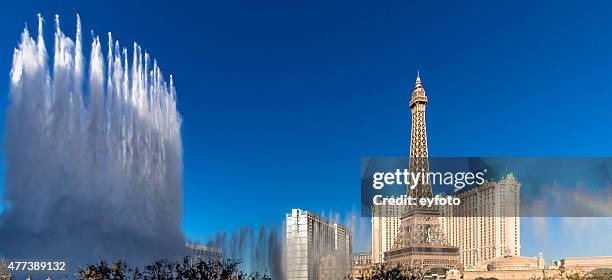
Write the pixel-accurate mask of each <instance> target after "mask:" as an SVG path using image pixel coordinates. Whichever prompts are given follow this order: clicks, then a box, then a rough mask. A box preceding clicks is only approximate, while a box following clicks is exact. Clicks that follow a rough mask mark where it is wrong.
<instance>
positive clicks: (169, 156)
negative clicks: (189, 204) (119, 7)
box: [0, 16, 184, 263]
mask: <svg viewBox="0 0 612 280" xmlns="http://www.w3.org/2000/svg"><path fill="white" fill-rule="evenodd" d="M55 23H56V30H55V36H54V41H55V42H54V46H53V50H52V53H53V57H52V59H49V57H48V53H47V49H46V47H45V42H44V39H43V35H42V34H43V19H42V18H41V17H40V16H39V21H38V36H37V38H36V39H34V38H32V37H31V36H30V33H29V31H28V30H27V28H26V29H24V31H23V33H22V36H21V41H20V43H19V45H18V47H17V48H16V49H15V51H14V55H13V66H12V69H11V73H10V104H9V107H8V109H7V113H6V125H5V131H4V155H5V157H6V158H5V164H6V174H5V178H4V179H5V191H4V204H5V210H4V212H3V213H2V216H1V224H0V253H1V254H2V255H4V256H5V257H9V258H27V259H28V260H31V259H32V258H36V259H53V260H71V261H73V262H80V263H83V262H90V261H95V260H97V259H99V258H107V259H111V258H112V259H117V258H121V259H124V260H128V261H133V262H144V261H150V260H153V259H157V258H160V257H172V256H178V255H179V254H181V253H182V250H183V247H184V238H183V233H182V231H181V217H182V169H183V167H182V145H181V136H180V123H181V119H180V116H179V113H178V112H177V109H176V98H175V90H174V86H173V83H172V76H170V82H169V84H168V83H167V82H166V81H165V80H164V78H163V75H162V73H161V70H160V69H159V67H158V66H157V62H156V61H155V60H152V58H151V57H150V56H149V55H148V54H147V53H146V52H144V54H143V51H142V50H141V48H140V46H138V45H137V44H134V45H133V50H131V53H132V55H131V56H132V57H131V59H130V63H129V64H128V50H127V48H124V47H121V46H120V44H119V42H118V41H113V40H112V38H111V34H110V33H109V34H108V46H107V47H104V48H107V49H108V50H107V53H106V56H105V55H104V54H103V51H102V49H103V47H102V45H101V43H100V39H99V38H98V37H97V36H96V37H94V38H93V41H92V43H91V56H90V58H89V60H88V61H86V59H84V56H83V51H82V47H81V44H82V35H81V24H80V19H78V18H77V33H76V36H75V39H74V40H73V39H71V38H69V37H68V36H66V35H64V33H63V32H62V31H61V29H60V24H59V23H60V22H59V18H58V17H57V16H56V19H55ZM49 60H51V63H52V65H49V64H48V61H49ZM86 67H88V70H87V69H86Z"/></svg>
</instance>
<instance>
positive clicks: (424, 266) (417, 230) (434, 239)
mask: <svg viewBox="0 0 612 280" xmlns="http://www.w3.org/2000/svg"><path fill="white" fill-rule="evenodd" d="M427 102H428V100H427V95H426V94H425V89H424V88H423V85H422V83H421V77H420V75H419V74H417V78H416V84H415V87H414V90H413V91H412V98H411V99H410V103H409V104H410V109H411V111H412V128H411V135H410V161H409V162H410V166H409V170H410V172H421V173H422V176H426V175H427V173H428V172H429V152H428V148H427V128H426V124H425V107H426V105H427ZM411 183H412V182H411ZM411 185H414V186H415V187H414V188H408V191H407V193H408V195H409V196H411V197H413V198H417V199H420V198H431V197H433V191H432V188H431V185H430V184H429V182H428V181H427V180H419V181H417V182H416V184H411ZM439 215H440V212H439V210H438V208H436V207H427V206H420V205H418V204H417V205H414V206H408V207H407V208H406V210H405V211H404V212H403V214H402V217H401V224H400V228H399V232H398V234H397V237H396V240H395V244H394V245H393V248H392V249H391V250H390V251H387V252H386V253H385V261H386V262H388V263H392V264H400V265H403V266H407V267H410V268H413V269H419V270H422V271H424V272H428V271H430V272H431V271H433V270H436V269H443V270H447V269H450V268H460V267H461V262H460V256H459V248H458V247H453V246H449V245H448V242H447V240H446V237H445V236H444V232H443V230H442V228H441V226H440V222H439V219H438V218H439Z"/></svg>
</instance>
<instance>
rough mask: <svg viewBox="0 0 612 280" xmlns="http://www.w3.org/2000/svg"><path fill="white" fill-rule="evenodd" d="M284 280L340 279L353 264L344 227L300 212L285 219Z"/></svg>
mask: <svg viewBox="0 0 612 280" xmlns="http://www.w3.org/2000/svg"><path fill="white" fill-rule="evenodd" d="M286 224H287V231H286V242H287V243H286V248H287V254H286V255H287V259H286V268H287V279H288V280H318V279H322V278H321V277H325V280H327V279H342V278H343V277H344V275H346V274H348V272H349V269H350V267H351V261H352V247H353V244H352V243H353V236H352V233H351V231H350V230H349V229H347V228H346V227H345V226H343V225H340V224H337V223H333V222H331V221H328V220H326V219H323V218H322V217H320V216H318V215H316V214H314V213H312V212H311V211H305V210H301V209H292V210H291V213H287V215H286Z"/></svg>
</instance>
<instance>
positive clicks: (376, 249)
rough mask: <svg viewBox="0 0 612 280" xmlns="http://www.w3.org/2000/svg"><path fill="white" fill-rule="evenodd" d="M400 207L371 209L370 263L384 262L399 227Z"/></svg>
mask: <svg viewBox="0 0 612 280" xmlns="http://www.w3.org/2000/svg"><path fill="white" fill-rule="evenodd" d="M402 209H403V208H402V207H401V206H396V205H385V206H373V207H372V263H382V262H384V261H385V260H384V256H385V254H384V253H385V252H387V251H389V250H391V248H392V247H393V244H394V243H395V238H396V237H397V232H398V231H399V227H400V222H401V221H400V217H401V216H402Z"/></svg>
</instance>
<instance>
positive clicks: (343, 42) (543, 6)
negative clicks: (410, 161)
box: [0, 1, 612, 257]
mask: <svg viewBox="0 0 612 280" xmlns="http://www.w3.org/2000/svg"><path fill="white" fill-rule="evenodd" d="M89 2H90V1H44V2H43V1H20V2H14V3H11V4H5V7H3V9H2V11H1V12H0V13H1V17H0V21H1V23H2V24H1V25H0V38H3V39H4V40H3V41H2V42H1V43H0V73H5V74H4V75H0V84H3V85H5V87H4V89H5V91H6V89H7V88H8V73H9V70H10V65H11V57H12V50H13V48H14V47H15V46H16V45H17V42H18V40H19V34H20V32H21V30H22V28H23V26H24V23H25V22H27V23H28V25H29V26H35V23H36V13H39V12H40V13H42V15H43V16H44V17H45V18H46V23H47V26H48V27H47V31H48V32H47V34H46V36H47V37H50V36H52V32H51V31H50V28H51V23H52V19H53V15H54V14H56V13H57V14H60V16H61V19H62V25H63V29H64V31H65V32H66V33H67V34H73V33H74V22H75V13H77V12H78V13H79V14H80V15H81V18H82V21H83V29H84V30H90V29H94V31H95V32H96V33H97V34H106V32H108V31H112V32H113V36H114V38H116V39H118V40H120V41H121V42H124V43H128V44H129V43H131V42H132V41H137V42H139V43H140V44H141V45H142V46H143V47H144V48H145V49H146V50H147V51H149V53H151V54H152V55H153V56H154V57H155V58H157V60H158V61H159V63H160V65H161V68H162V70H163V71H165V73H166V74H170V73H172V74H173V75H174V78H175V84H176V87H177V91H178V102H179V104H178V106H179V110H180V112H181V114H182V116H183V121H184V122H183V128H182V135H183V144H184V151H185V153H184V165H185V174H184V179H185V180H184V181H185V182H184V191H185V218H184V230H185V232H186V234H187V235H188V236H190V237H193V238H205V237H206V236H208V235H210V234H213V233H215V232H217V231H222V230H233V229H235V228H237V227H239V226H241V225H245V224H251V225H253V224H272V223H275V224H280V223H281V222H282V219H283V217H284V213H285V212H287V211H289V210H290V209H291V208H294V207H299V208H304V209H311V210H314V211H317V212H321V211H330V210H333V211H337V212H340V213H343V212H345V211H349V210H350V209H352V208H353V207H355V206H356V204H357V203H358V201H359V165H360V158H361V157H363V156H405V155H408V145H409V133H410V114H409V108H408V100H409V94H410V92H411V89H412V87H413V85H414V78H415V74H416V71H417V69H420V71H421V73H422V79H423V84H424V86H425V88H426V90H427V94H428V96H429V99H430V103H429V105H428V116H427V122H428V123H427V125H428V134H429V148H430V153H431V155H434V156H609V155H611V154H612V146H611V145H610V143H612V129H610V127H611V121H612V116H611V115H610V111H611V110H610V109H612V83H610V79H609V77H611V76H612V28H611V27H612V3H610V2H606V1H589V2H585V3H576V2H574V1H554V2H553V1H550V2H545V1H512V2H499V1H455V2H451V1H448V2H443V1H417V2H414V1H387V2H385V3H377V5H374V3H373V2H371V1H350V2H348V1H347V2H330V1H267V2H261V1H210V2H204V3H190V2H184V1H152V2H146V3H145V2H141V3H132V2H128V1H104V2H101V3H89ZM86 37H87V36H86ZM48 42H50V40H48ZM88 53H89V49H88V48H86V54H88ZM0 96H1V98H0V103H1V104H0V105H1V107H2V108H6V103H7V98H6V96H7V94H2V95H0ZM549 224H550V227H548V229H547V230H549V231H550V232H557V231H559V230H562V229H563V225H562V224H563V221H553V222H550V223H549ZM611 224H612V223H610V222H609V221H608V225H611ZM535 227H537V223H534V224H531V223H525V225H524V227H523V236H522V237H523V247H524V250H523V252H524V255H534V254H536V253H537V252H538V251H540V250H542V251H544V253H545V255H546V254H548V255H552V256H553V257H564V256H580V255H589V254H591V255H597V254H599V255H601V254H605V253H608V254H609V251H610V249H611V248H603V249H602V248H601V247H598V246H586V245H585V246H582V244H581V243H576V241H575V240H574V243H570V242H572V238H574V237H575V235H569V236H565V237H557V238H564V239H563V240H555V241H559V242H566V243H568V244H576V245H575V246H568V247H571V248H565V249H564V250H563V251H560V249H559V248H558V246H556V244H553V243H552V242H551V244H548V245H545V244H544V243H541V240H540V239H538V238H537V237H536V235H532V234H531V233H530V232H531V231H529V230H530V229H533V228H535ZM610 228H612V226H610ZM545 239H546V238H545ZM578 242H584V241H578ZM555 243H556V242H555ZM557 244H558V243H557ZM587 247H588V248H590V249H585V248H587ZM606 250H608V251H607V252H606ZM549 252H550V253H549Z"/></svg>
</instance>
